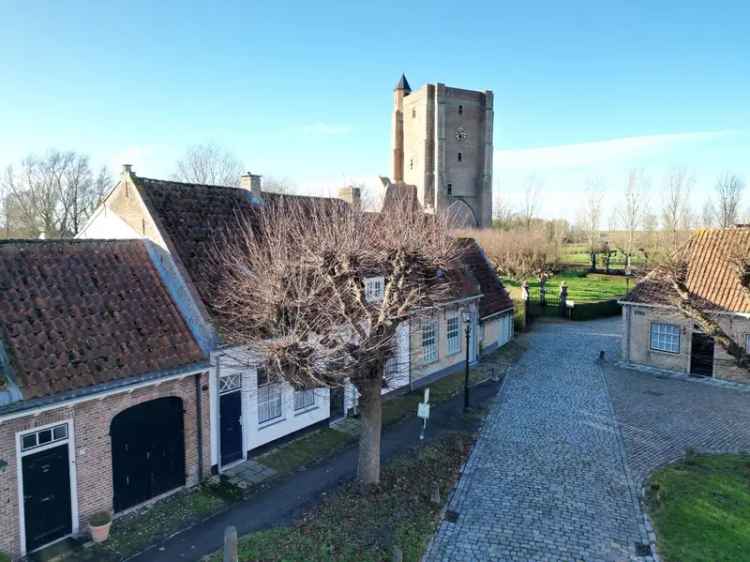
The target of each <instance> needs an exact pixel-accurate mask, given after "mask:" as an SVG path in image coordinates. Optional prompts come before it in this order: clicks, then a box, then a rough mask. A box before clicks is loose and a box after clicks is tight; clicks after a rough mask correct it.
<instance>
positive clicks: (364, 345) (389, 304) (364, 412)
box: [214, 197, 459, 484]
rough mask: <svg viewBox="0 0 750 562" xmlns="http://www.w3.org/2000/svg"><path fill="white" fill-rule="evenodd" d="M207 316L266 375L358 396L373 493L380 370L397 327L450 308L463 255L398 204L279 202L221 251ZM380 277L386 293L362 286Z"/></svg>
mask: <svg viewBox="0 0 750 562" xmlns="http://www.w3.org/2000/svg"><path fill="white" fill-rule="evenodd" d="M222 247H223V248H224V249H223V250H220V251H219V262H220V263H219V264H218V267H221V268H222V270H223V271H224V272H225V276H224V280H223V282H222V283H221V284H220V288H219V290H218V292H217V295H216V301H215V305H214V308H215V309H216V310H217V313H218V314H219V315H220V317H221V318H222V325H223V326H224V327H225V330H224V331H225V337H226V338H227V339H228V340H229V341H230V342H232V343H234V344H237V345H242V346H247V347H248V348H249V349H252V350H253V351H255V352H257V353H259V354H260V355H261V356H262V357H264V361H265V365H266V368H267V369H268V371H269V374H270V375H271V376H273V377H276V378H278V379H283V380H284V381H287V382H288V383H290V384H292V385H293V386H295V387H297V388H301V387H304V388H316V387H327V388H335V387H339V386H342V385H344V384H345V382H346V381H347V380H350V381H351V382H352V383H353V384H354V385H355V386H356V387H357V389H358V391H359V393H360V411H361V416H362V420H363V429H362V433H361V437H360V454H359V462H358V474H359V479H360V480H361V481H362V482H363V483H366V484H373V483H377V482H378V480H379V471H380V431H381V420H382V413H381V402H380V394H381V388H382V387H383V383H384V377H385V376H386V374H385V372H384V371H385V369H384V367H385V362H386V361H387V360H388V359H389V358H390V357H391V356H392V355H393V353H394V345H395V337H394V336H395V334H396V329H397V326H398V324H399V323H400V322H403V321H405V320H406V319H407V318H409V317H410V316H411V317H414V316H415V315H416V316H418V315H419V314H420V313H421V312H423V311H426V310H429V309H430V308H431V307H435V306H439V305H441V304H443V303H445V302H446V301H447V300H449V299H450V298H451V293H452V291H454V290H455V285H454V284H453V283H451V282H450V281H451V280H452V279H453V276H454V274H456V273H457V272H458V271H459V270H458V269H457V267H458V266H457V264H458V263H459V261H458V252H459V249H458V246H457V243H456V241H455V239H454V238H452V237H451V236H450V235H449V233H448V229H447V225H446V224H445V221H444V220H443V219H442V218H441V217H434V216H429V215H425V214H422V213H419V212H415V211H413V210H412V209H411V208H410V207H408V206H407V205H402V206H398V205H397V206H394V207H393V208H391V209H390V210H389V212H387V213H379V214H374V213H364V212H360V211H358V210H356V209H353V208H351V207H350V206H348V205H345V204H340V205H322V204H305V203H301V202H299V201H298V200H296V199H295V200H287V199H286V198H283V197H281V198H278V199H277V200H276V202H275V203H267V204H266V206H265V207H264V208H263V209H262V211H259V212H258V214H257V216H256V217H254V219H253V220H246V221H244V222H243V223H242V224H241V225H240V228H239V229H238V231H237V232H236V233H235V234H234V235H233V236H231V237H230V238H228V239H227V243H226V244H223V245H222ZM376 277H380V278H382V280H383V284H382V295H381V296H380V297H377V298H372V296H368V291H367V287H366V280H367V279H371V278H376Z"/></svg>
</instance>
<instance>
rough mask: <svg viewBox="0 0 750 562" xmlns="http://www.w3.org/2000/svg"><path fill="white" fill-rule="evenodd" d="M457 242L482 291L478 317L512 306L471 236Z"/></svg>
mask: <svg viewBox="0 0 750 562" xmlns="http://www.w3.org/2000/svg"><path fill="white" fill-rule="evenodd" d="M459 244H460V245H461V248H462V254H461V256H462V260H463V262H464V263H465V264H466V265H467V266H468V268H469V270H470V271H471V272H472V274H473V275H474V277H475V278H476V280H477V281H478V282H479V286H480V288H481V291H482V298H481V299H480V300H479V317H480V318H485V317H487V316H490V315H492V314H497V313H498V312H502V311H503V310H508V309H509V308H513V300H512V299H511V298H510V295H509V294H508V291H506V290H505V287H503V283H502V281H500V278H499V277H498V276H497V273H496V272H495V270H494V269H493V268H492V266H491V265H490V263H489V261H487V258H486V257H485V255H484V252H482V249H481V248H480V247H479V244H477V242H476V241H475V240H473V239H471V238H460V239H459Z"/></svg>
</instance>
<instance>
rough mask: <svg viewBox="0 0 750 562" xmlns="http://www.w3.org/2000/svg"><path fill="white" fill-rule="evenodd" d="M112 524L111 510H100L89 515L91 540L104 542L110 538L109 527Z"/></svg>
mask: <svg viewBox="0 0 750 562" xmlns="http://www.w3.org/2000/svg"><path fill="white" fill-rule="evenodd" d="M111 526H112V514H110V513H109V511H99V512H97V513H94V514H93V515H92V516H91V517H89V532H90V533H91V540H93V541H94V542H96V543H99V542H104V541H106V540H107V538H109V529H110V527H111Z"/></svg>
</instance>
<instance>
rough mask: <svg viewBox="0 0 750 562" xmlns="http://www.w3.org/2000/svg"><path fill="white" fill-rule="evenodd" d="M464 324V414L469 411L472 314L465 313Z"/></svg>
mask: <svg viewBox="0 0 750 562" xmlns="http://www.w3.org/2000/svg"><path fill="white" fill-rule="evenodd" d="M463 315H464V324H465V326H466V330H465V332H466V372H465V373H464V412H467V411H468V410H469V345H470V343H471V342H470V338H471V313H470V312H466V311H465V312H464V314H463Z"/></svg>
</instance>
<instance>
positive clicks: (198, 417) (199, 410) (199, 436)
mask: <svg viewBox="0 0 750 562" xmlns="http://www.w3.org/2000/svg"><path fill="white" fill-rule="evenodd" d="M201 375H202V373H198V374H197V375H195V430H196V431H195V436H196V439H195V441H196V446H197V447H198V482H200V481H201V480H203V423H202V422H203V403H202V402H203V401H202V399H203V393H202V392H201Z"/></svg>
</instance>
